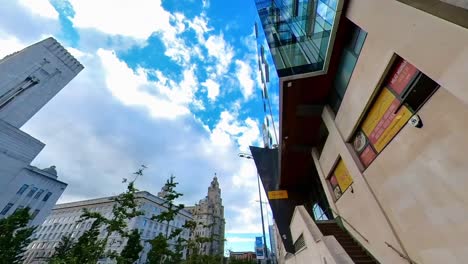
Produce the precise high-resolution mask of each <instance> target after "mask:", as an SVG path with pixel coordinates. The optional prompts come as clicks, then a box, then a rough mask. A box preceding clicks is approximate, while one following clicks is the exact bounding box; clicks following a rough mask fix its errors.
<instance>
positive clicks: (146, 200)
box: [25, 192, 192, 263]
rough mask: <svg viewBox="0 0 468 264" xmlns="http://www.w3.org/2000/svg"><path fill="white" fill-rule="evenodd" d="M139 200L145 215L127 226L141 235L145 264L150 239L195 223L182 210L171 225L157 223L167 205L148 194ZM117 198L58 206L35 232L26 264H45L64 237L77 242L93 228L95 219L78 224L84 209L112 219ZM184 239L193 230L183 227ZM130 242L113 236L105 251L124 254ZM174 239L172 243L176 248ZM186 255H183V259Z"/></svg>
mask: <svg viewBox="0 0 468 264" xmlns="http://www.w3.org/2000/svg"><path fill="white" fill-rule="evenodd" d="M136 196H137V201H138V203H139V204H140V208H139V209H140V210H141V211H143V212H144V215H140V216H138V217H135V218H133V219H131V220H130V221H129V222H128V223H127V225H128V226H127V228H128V230H133V229H138V230H139V231H140V234H141V243H142V244H143V245H144V248H143V251H142V252H141V253H140V258H139V260H138V261H137V262H136V263H146V260H147V254H148V252H149V250H150V249H151V246H150V244H149V242H148V241H149V240H151V239H153V238H154V237H156V236H157V235H158V234H165V232H166V228H168V230H169V233H170V232H171V231H172V230H173V229H175V228H182V226H183V225H184V224H185V222H186V221H188V220H192V215H191V214H190V213H189V212H188V211H187V210H181V211H180V212H179V214H178V215H177V216H176V217H175V219H174V220H173V221H171V222H170V223H169V226H168V225H167V224H165V223H158V222H157V221H154V220H151V217H152V216H153V215H158V214H160V213H161V212H164V211H165V210H167V208H166V207H165V205H164V199H162V198H160V197H157V196H155V195H152V194H151V193H149V192H138V193H136ZM112 198H114V197H103V198H98V199H92V200H86V201H79V202H72V203H65V204H58V205H56V206H55V207H54V209H53V210H52V213H51V214H50V215H49V216H48V217H47V219H46V221H45V222H44V223H43V224H42V226H40V227H39V229H38V230H37V231H36V233H35V235H34V236H35V240H34V242H32V243H31V244H30V245H29V246H28V250H27V252H26V254H25V257H26V259H25V263H46V261H45V260H44V258H47V257H50V256H52V254H53V253H54V252H55V247H56V246H57V245H58V243H59V242H60V240H61V238H62V236H66V235H70V236H71V237H72V238H74V239H78V238H79V237H80V236H81V235H83V233H84V232H85V231H86V230H88V229H89V228H90V227H91V224H92V220H88V221H84V222H78V220H79V219H80V215H81V214H82V213H83V209H84V208H87V209H88V210H90V211H91V212H99V213H101V214H102V215H103V216H105V217H107V218H110V217H111V216H112V207H113V206H114V204H115V202H114V201H113V200H112ZM102 231H103V229H101V234H100V236H99V238H101V239H102V238H104V236H105V233H104V232H102ZM181 236H182V237H183V238H185V239H188V238H189V237H190V231H189V230H188V229H185V228H183V231H182V233H181ZM126 243H127V241H126V239H123V238H122V237H120V236H119V235H118V234H115V233H114V234H111V236H110V238H109V241H108V244H107V248H106V250H112V251H116V252H119V253H120V252H121V251H122V250H123V248H124V247H125V245H126ZM174 243H175V240H174V239H172V240H170V241H169V244H170V245H171V246H173V245H174ZM185 256H186V252H184V256H183V257H184V258H185ZM99 263H114V262H113V261H111V260H110V259H101V260H100V261H99Z"/></svg>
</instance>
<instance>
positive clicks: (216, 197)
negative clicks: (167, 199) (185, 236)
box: [187, 176, 226, 255]
mask: <svg viewBox="0 0 468 264" xmlns="http://www.w3.org/2000/svg"><path fill="white" fill-rule="evenodd" d="M187 210H189V211H190V212H191V213H192V215H193V218H194V220H195V221H196V222H197V224H198V225H197V227H196V229H195V231H194V233H193V234H192V237H193V238H194V237H196V236H199V237H210V238H213V241H212V242H211V243H205V244H203V245H202V246H201V252H200V254H204V255H224V226H225V224H226V221H225V220H224V206H223V203H222V199H221V189H220V188H219V183H218V178H217V177H216V176H215V177H214V178H213V181H212V182H211V185H210V187H208V196H206V197H205V198H204V199H202V200H200V202H199V203H198V204H196V205H195V206H191V207H187Z"/></svg>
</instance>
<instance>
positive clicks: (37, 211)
mask: <svg viewBox="0 0 468 264" xmlns="http://www.w3.org/2000/svg"><path fill="white" fill-rule="evenodd" d="M39 211H40V210H38V209H36V210H34V213H32V215H31V219H34V218H35V217H36V216H37V214H39Z"/></svg>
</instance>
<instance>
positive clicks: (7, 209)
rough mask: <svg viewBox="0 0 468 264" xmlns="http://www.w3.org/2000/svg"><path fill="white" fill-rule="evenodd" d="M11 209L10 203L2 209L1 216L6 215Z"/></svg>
mask: <svg viewBox="0 0 468 264" xmlns="http://www.w3.org/2000/svg"><path fill="white" fill-rule="evenodd" d="M11 207H13V204H12V203H8V204H7V205H6V206H5V208H3V210H2V212H0V214H1V215H5V214H6V213H8V211H9V210H10V209H11Z"/></svg>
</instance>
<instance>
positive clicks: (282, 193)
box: [268, 190, 288, 200]
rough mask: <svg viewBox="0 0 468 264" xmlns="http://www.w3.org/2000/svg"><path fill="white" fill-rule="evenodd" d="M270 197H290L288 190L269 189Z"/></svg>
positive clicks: (274, 198)
mask: <svg viewBox="0 0 468 264" xmlns="http://www.w3.org/2000/svg"><path fill="white" fill-rule="evenodd" d="M268 199H270V200H276V199H288V191H285V190H279V191H269V192H268Z"/></svg>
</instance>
